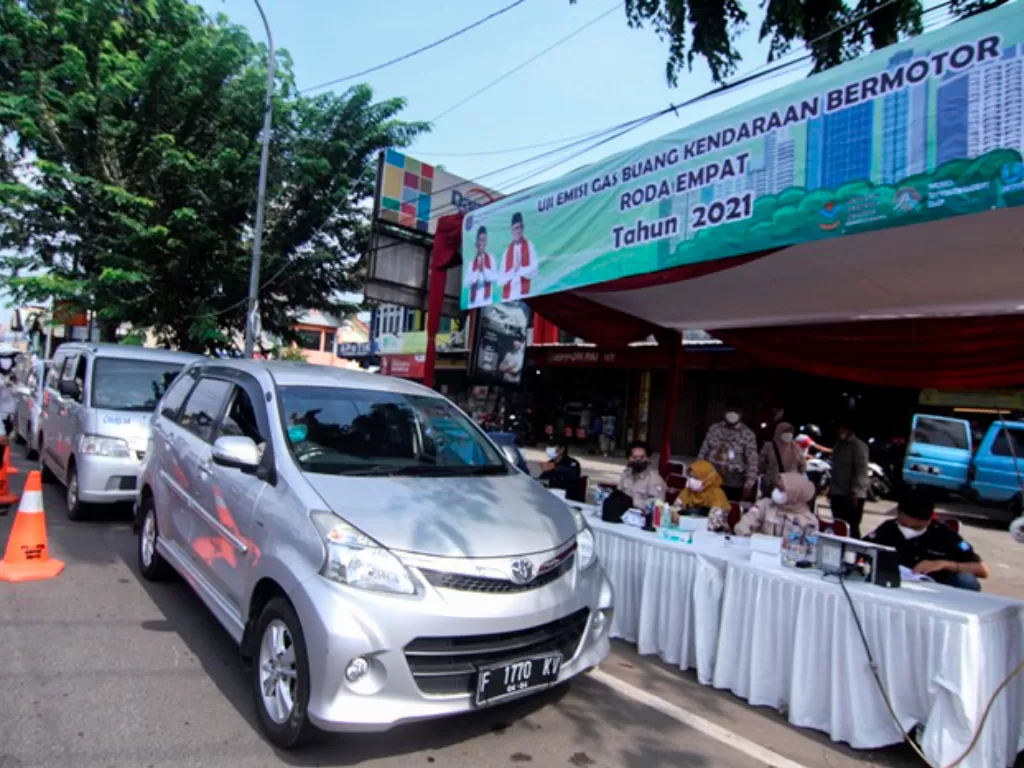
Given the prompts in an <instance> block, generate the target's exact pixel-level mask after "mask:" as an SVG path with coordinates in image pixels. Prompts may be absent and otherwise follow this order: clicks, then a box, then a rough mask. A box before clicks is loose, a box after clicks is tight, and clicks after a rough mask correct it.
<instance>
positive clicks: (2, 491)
mask: <svg viewBox="0 0 1024 768" xmlns="http://www.w3.org/2000/svg"><path fill="white" fill-rule="evenodd" d="M10 452H11V446H9V445H5V446H4V456H7V455H9V454H10ZM9 474H10V473H9V471H8V469H7V460H6V459H5V460H4V461H3V463H2V464H0V507H7V506H10V505H11V504H15V503H17V501H18V497H17V496H15V495H14V494H13V493H11V481H10V480H9V479H8V475H9Z"/></svg>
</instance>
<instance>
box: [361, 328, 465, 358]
mask: <svg viewBox="0 0 1024 768" xmlns="http://www.w3.org/2000/svg"><path fill="white" fill-rule="evenodd" d="M434 343H435V344H436V345H437V351H438V352H465V351H466V334H465V332H464V331H451V332H450V333H439V334H437V336H436V337H435V340H434ZM426 351H427V332H426V331H407V332H405V333H385V334H383V335H382V336H381V337H380V353H381V354H382V355H422V354H425V353H426Z"/></svg>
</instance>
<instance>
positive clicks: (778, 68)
mask: <svg viewBox="0 0 1024 768" xmlns="http://www.w3.org/2000/svg"><path fill="white" fill-rule="evenodd" d="M896 1H897V0H889V2H890V3H892V2H896ZM951 4H952V2H944V3H940V4H939V5H936V6H933V7H931V8H928V9H927V10H925V11H923V13H922V15H924V14H927V13H932V12H934V11H938V10H941V9H942V8H946V7H948V6H949V5H951ZM883 7H884V5H880V6H879V7H878V8H875V9H874V10H872V11H869V12H868V13H867V14H864V16H862V17H860V18H858V19H852V20H850V21H848V22H847V23H846V24H844V25H842V26H840V27H837V28H836V29H834V30H832V31H831V32H829V33H826V35H823V36H822V37H819V38H816V39H815V40H813V41H811V43H810V44H811V45H813V44H815V43H817V42H819V41H820V40H821V39H823V38H824V37H825V36H827V35H829V34H835V33H836V32H839V31H841V30H842V29H844V28H845V27H848V26H850V25H851V24H855V23H857V22H858V21H861V20H863V18H864V17H866V16H867V15H869V14H870V13H874V12H875V11H877V10H879V9H880V8H883ZM950 18H951V17H950V16H949V15H948V14H947V15H946V16H945V17H944V18H942V19H939V20H937V21H935V22H933V23H932V24H930V25H926V26H925V27H924V29H923V30H922V34H923V33H924V32H927V31H930V30H931V29H934V28H935V27H938V26H941V25H942V24H944V23H945V22H947V21H949V19H950ZM811 58H812V55H811V54H810V53H808V54H806V55H804V56H801V57H799V58H798V59H794V60H793V61H789V62H785V63H780V64H777V65H775V66H773V67H771V68H770V69H768V70H766V71H764V72H757V71H756V70H755V71H753V72H751V73H749V74H747V75H744V76H743V77H741V78H740V79H739V80H735V81H733V82H731V83H726V84H724V85H721V86H718V87H717V88H714V89H712V90H709V91H707V92H705V93H703V94H701V95H699V96H695V97H693V98H692V99H688V100H687V101H684V102H682V103H680V104H676V105H673V106H670V107H669V108H668V111H674V110H676V109H682V108H685V107H689V106H692V105H694V104H696V103H697V102H699V101H703V100H704V99H707V98H713V97H714V96H718V95H720V94H722V93H725V92H726V91H729V90H732V89H733V88H737V87H741V86H743V85H747V84H749V83H751V82H753V81H755V80H757V79H760V78H762V77H777V76H779V75H781V74H784V70H786V69H789V68H790V67H792V66H794V65H796V64H801V63H803V62H805V61H808V60H810V59H811ZM764 66H765V65H762V67H759V69H761V68H763V67H764ZM664 114H667V111H666V110H662V111H661V112H657V113H653V114H652V115H650V116H649V118H648V119H644V118H641V119H640V121H639V122H638V124H636V125H633V126H631V127H629V128H626V129H624V130H622V131H619V132H618V133H616V134H614V135H612V136H607V137H604V138H601V139H600V140H599V141H598V142H597V143H595V144H593V145H591V146H590V147H585V148H584V149H582V150H580V151H579V152H574V153H573V154H571V155H569V156H568V157H565V158H562V159H561V160H558V161H556V162H554V163H552V164H551V165H548V166H545V167H544V168H542V169H540V170H539V171H533V172H529V173H527V174H525V175H524V176H519V177H516V178H514V179H511V180H509V181H506V182H505V184H506V185H507V186H511V185H513V184H520V183H522V182H523V181H528V180H529V179H532V178H535V177H537V176H539V175H541V174H543V173H546V172H547V171H550V170H552V169H553V168H557V167H558V166H559V165H562V164H564V163H567V162H569V161H570V160H572V159H573V158H576V157H579V156H580V155H584V154H586V153H587V152H590V151H591V150H593V149H597V148H598V147H600V146H602V145H604V144H607V143H608V142H610V141H613V140H614V139H616V138H618V137H619V136H622V135H624V134H626V133H629V132H630V131H633V130H635V129H636V128H640V127H641V126H643V125H646V124H647V123H648V122H651V121H652V120H655V119H657V118H658V117H661V116H662V115H664ZM520 191H522V190H514V191H512V192H510V193H509V194H516V193H517V192H520Z"/></svg>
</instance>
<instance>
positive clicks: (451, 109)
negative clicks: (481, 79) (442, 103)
mask: <svg viewBox="0 0 1024 768" xmlns="http://www.w3.org/2000/svg"><path fill="white" fill-rule="evenodd" d="M620 5H621V0H615V3H614V4H613V5H612V7H611V8H609V9H608V10H607V11H604V12H603V13H601V14H599V15H598V16H595V17H594V18H593V19H591V20H590V21H588V22H587V23H586V24H584V25H583V26H582V27H577V28H576V29H574V30H573V31H572V32H570V33H569V34H567V35H565V36H564V37H562V38H560V39H559V40H556V41H555V42H554V43H552V44H551V45H549V46H548V47H547V48H545V49H544V50H543V51H540V52H539V53H535V54H534V55H533V56H531V57H530V58H528V59H526V60H525V61H523V62H520V63H519V64H516V65H515V66H514V67H512V69H510V70H508V71H507V72H505V73H504V74H503V75H499V76H498V77H496V78H494V79H493V80H491V81H490V82H489V83H487V84H486V85H484V86H483V87H482V88H478V89H477V90H475V91H473V92H472V93H471V94H469V96H466V97H465V98H464V99H461V100H459V101H457V102H455V103H454V104H452V105H451V106H450V107H448V108H447V109H446V110H444V111H443V112H441V114H439V115H438V116H437V117H434V118H431V120H430V122H431V123H436V122H437V121H438V120H440V119H441V118H442V117H445V116H447V115H450V114H451V113H452V112H454V111H455V110H456V109H458V108H459V107H461V106H463V105H465V104H468V103H469V102H470V101H472V100H473V99H475V98H476V97H477V96H479V95H480V94H482V93H484V92H485V91H488V90H490V89H491V88H493V87H494V86H496V85H497V84H498V83H500V82H502V81H503V80H505V79H506V78H509V77H511V76H512V75H514V74H515V73H516V72H518V71H520V70H521V69H525V68H526V67H528V66H529V65H530V64H533V62H535V61H536V60H537V59H539V58H541V57H542V56H546V55H547V54H549V53H551V51H553V50H555V48H557V47H558V46H560V45H562V44H564V43H567V42H568V41H569V40H571V39H572V38H574V37H576V35H578V34H580V33H581V32H584V31H586V30H587V29H589V28H590V27H592V26H594V25H595V24H597V22H599V21H601V19H603V18H604V17H605V16H608V15H609V14H611V13H613V12H615V11H616V10H618V9H619V7H620Z"/></svg>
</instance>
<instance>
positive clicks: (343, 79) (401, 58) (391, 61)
mask: <svg viewBox="0 0 1024 768" xmlns="http://www.w3.org/2000/svg"><path fill="white" fill-rule="evenodd" d="M525 2H526V0H516V1H515V2H514V3H509V4H508V5H506V6H505V7H504V8H499V9H498V10H496V11H495V12H494V13H490V14H488V15H487V16H484V17H483V18H482V19H479V20H478V21H474V22H473V23H472V24H470V25H468V26H465V27H463V28H462V29H459V30H456V31H455V32H452V33H451V34H450V35H446V36H445V37H442V38H441V39H440V40H435V41H434V42H432V43H428V44H427V45H424V46H422V47H420V48H417V49H416V50H415V51H410V52H409V53H406V54H403V55H401V56H396V57H395V58H393V59H389V60H388V61H385V62H384V63H382V64H377V65H375V66H373V67H370V68H369V69H364V70H362V71H360V72H353V73H352V74H351V75H345V76H344V77H339V78H335V79H334V80H328V81H327V82H326V83H320V84H319V85H313V86H310V87H309V88H305V89H303V90H301V91H299V93H309V92H310V91H319V90H320V89H321V88H329V87H330V86H332V85H337V84H338V83H344V82H348V81H349V80H355V79H356V78H357V77H363V76H365V75H369V74H371V73H373V72H379V71H380V70H382V69H385V68H387V67H390V66H392V65H393V64H398V63H400V62H403V61H407V60H408V59H411V58H412V57H413V56H418V55H419V54H421V53H424V52H425V51H429V50H430V49H432V48H437V46H439V45H443V44H444V43H447V42H448V41H449V40H454V39H455V38H456V37H459V35H463V34H465V33H466V32H469V31H470V30H471V29H476V28H477V27H479V26H480V25H481V24H486V23H487V22H488V21H490V20H491V19H495V18H497V17H498V16H501V15H502V14H505V13H508V12H509V11H511V10H512V9H513V8H515V7H516V6H519V5H522V4H523V3H525Z"/></svg>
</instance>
